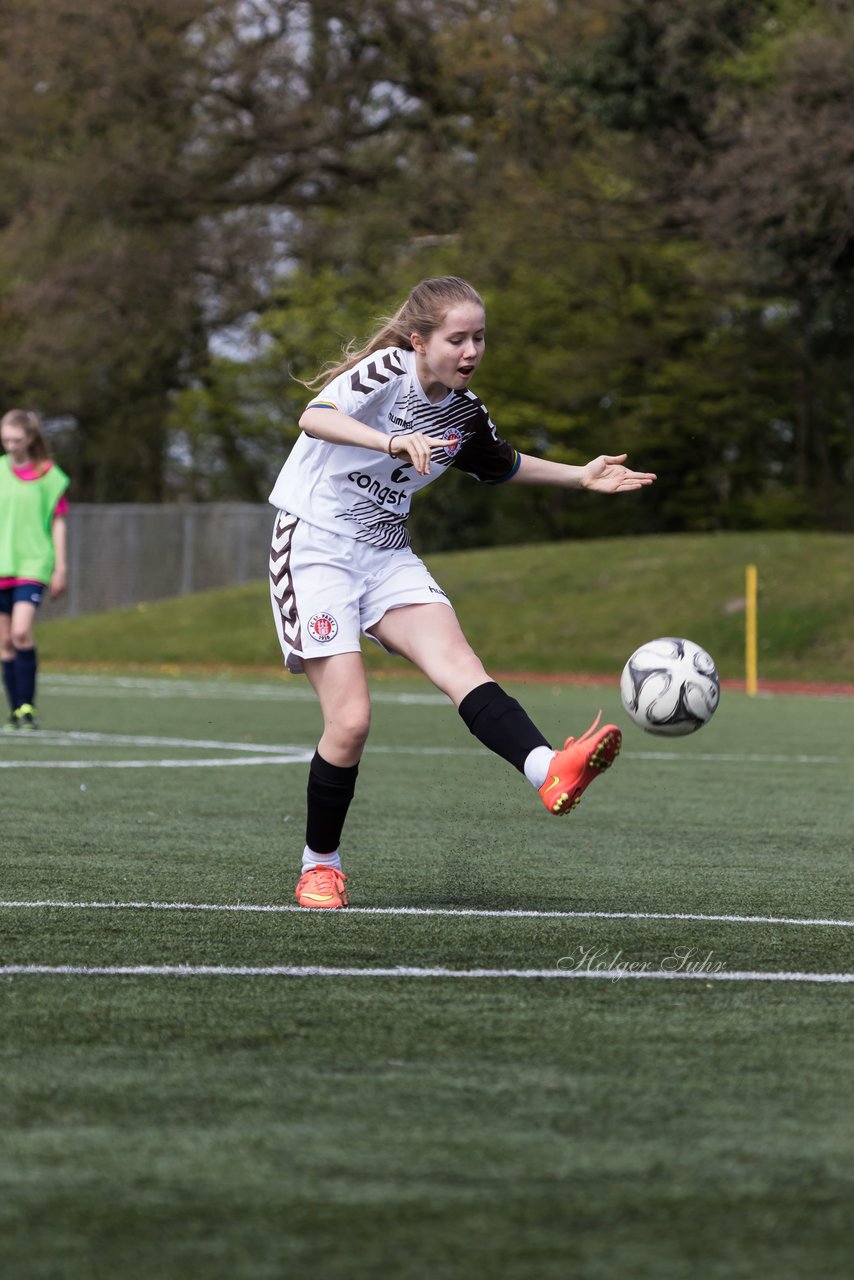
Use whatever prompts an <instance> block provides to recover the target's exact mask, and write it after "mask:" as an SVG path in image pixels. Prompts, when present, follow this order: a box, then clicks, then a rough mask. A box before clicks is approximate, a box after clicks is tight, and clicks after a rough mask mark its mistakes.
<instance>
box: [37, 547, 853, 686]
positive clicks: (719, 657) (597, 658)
mask: <svg viewBox="0 0 854 1280" xmlns="http://www.w3.org/2000/svg"><path fill="white" fill-rule="evenodd" d="M426 558H427V560H428V563H429V565H430V567H431V569H432V571H433V573H434V575H435V577H436V578H437V580H438V581H439V583H440V584H441V585H442V586H443V587H444V588H445V589H446V590H447V591H448V594H449V595H450V597H451V599H452V600H453V601H454V604H455V607H456V609H457V612H458V614H459V616H460V619H461V621H462V624H463V627H464V629H465V631H466V634H467V635H468V636H469V638H470V640H471V641H472V643H473V644H474V646H475V648H476V649H477V650H478V652H479V653H480V654H481V656H482V657H483V659H484V661H485V663H486V665H487V666H488V667H489V668H491V669H493V670H496V671H517V672H541V673H544V674H552V675H555V674H565V673H586V674H592V675H601V676H603V677H609V676H616V675H618V674H619V672H620V670H621V669H622V666H623V663H624V662H625V660H626V658H627V657H628V656H629V654H630V653H631V652H632V651H633V650H634V649H635V648H636V647H637V646H638V645H639V644H641V643H642V642H643V641H645V640H648V639H652V638H653V637H655V636H660V635H682V636H688V637H690V638H691V639H693V640H696V641H697V642H698V643H699V644H702V645H703V646H704V647H705V648H707V649H708V650H709V652H710V653H711V654H712V655H713V656H714V658H715V660H716V662H717V664H718V668H719V670H720V673H721V676H722V677H723V678H724V679H730V680H732V679H739V678H742V677H743V675H744V581H745V566H746V565H747V564H749V563H753V564H756V565H757V568H758V575H759V676H760V681H761V680H763V679H765V680H769V681H771V680H804V681H849V682H850V681H854V592H852V585H854V537H852V536H851V535H844V534H840V535H824V534H814V533H738V534H708V535H706V534H701V535H690V536H652V537H644V538H633V539H606V540H600V541H592V542H582V543H555V544H552V545H545V546H515V547H491V548H487V549H484V550H477V551H466V552H459V553H453V554H447V553H446V554H441V555H438V554H437V555H434V556H428V557H426ZM39 635H40V646H41V650H40V651H41V656H42V658H43V659H44V660H45V661H47V662H48V663H50V664H52V665H54V666H60V665H63V664H76V663H103V664H145V665H152V666H168V665H173V664H175V665H181V666H193V665H198V666H205V665H211V664H213V665H218V666H220V665H221V666H238V667H245V666H258V667H278V666H280V655H279V650H278V645H277V642H276V637H275V633H274V629H273V625H272V622H271V617H270V604H269V599H268V593H267V585H266V582H263V581H260V582H258V583H252V584H251V585H248V586H244V587H239V588H233V589H225V590H219V591H209V592H204V593H202V594H199V595H195V596H189V597H185V598H182V599H173V600H164V601H158V602H155V603H150V604H140V605H137V606H135V607H133V608H130V609H122V610H116V611H114V612H111V613H107V614H100V615H97V616H89V617H83V618H73V619H58V620H56V621H53V622H44V623H43V624H42V626H41V628H40V632H39ZM367 650H368V653H367V657H368V661H369V663H370V666H371V668H372V669H373V670H375V671H389V672H392V671H394V672H397V673H398V674H400V673H401V671H402V666H401V663H400V661H399V660H395V659H390V658H388V657H386V656H385V655H383V654H382V653H381V652H380V651H379V650H378V649H377V648H376V647H375V646H374V645H368V646H367Z"/></svg>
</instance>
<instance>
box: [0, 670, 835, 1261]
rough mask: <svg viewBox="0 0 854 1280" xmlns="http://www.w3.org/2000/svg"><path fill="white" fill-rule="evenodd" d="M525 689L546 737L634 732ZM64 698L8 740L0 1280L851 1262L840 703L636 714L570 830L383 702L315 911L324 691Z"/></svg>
mask: <svg viewBox="0 0 854 1280" xmlns="http://www.w3.org/2000/svg"><path fill="white" fill-rule="evenodd" d="M508 688H509V689H510V690H511V692H513V693H514V694H515V695H516V696H517V697H519V698H520V700H522V701H523V702H524V704H525V705H526V707H527V708H528V709H529V711H530V712H531V713H532V715H533V718H534V719H535V720H536V721H537V722H538V723H539V724H540V725H541V727H542V728H543V729H544V730H545V732H547V733H548V734H550V735H551V736H552V737H553V738H554V739H555V740H557V739H558V738H563V737H564V736H566V735H567V734H568V733H573V732H574V733H578V732H580V731H581V730H583V729H584V728H586V727H587V725H588V723H589V722H590V720H591V719H592V718H593V715H594V714H595V712H596V710H597V709H598V707H599V706H600V705H601V706H602V707H603V708H604V711H605V716H606V718H616V719H617V720H618V722H622V721H623V719H624V717H621V716H620V715H619V707H618V700H617V693H616V690H615V689H614V688H613V687H603V688H570V687H567V686H560V685H549V684H532V685H527V686H525V685H508ZM40 692H41V696H40V700H39V701H40V711H41V713H42V720H43V724H44V726H45V727H44V728H43V730H41V731H40V732H39V733H37V734H33V735H26V736H25V735H23V734H7V735H4V736H3V737H2V739H0V785H2V787H3V809H4V824H3V825H4V837H3V858H2V862H3V899H4V900H3V903H2V906H0V938H2V955H0V983H2V985H1V986H0V991H2V999H0V1018H2V1028H1V1029H0V1053H1V1054H2V1079H3V1088H2V1091H0V1107H2V1130H3V1143H2V1165H0V1172H2V1197H0V1255H1V1256H2V1259H3V1263H2V1267H3V1276H4V1277H5V1278H8V1280H19V1278H24V1277H26V1278H27V1280H29V1278H31V1277H32V1278H34V1280H35V1278H36V1277H38V1278H39V1280H42V1278H44V1280H47V1278H48V1277H50V1278H51V1280H54V1278H61V1280H78V1278H79V1280H90V1278H92V1280H101V1277H103V1278H104V1280H107V1278H109V1280H117V1278H119V1277H121V1280H137V1277H139V1278H140V1280H141V1278H143V1277H145V1280H149V1278H150V1277H154V1276H157V1277H162V1278H164V1280H172V1278H175V1280H179V1278H180V1280H183V1278H184V1277H187V1278H188V1280H189V1278H190V1277H192V1278H193V1280H199V1278H203V1280H220V1278H222V1280H225V1278H226V1277H227V1278H228V1280H244V1278H247V1280H248V1278H250V1277H251V1278H252V1280H255V1278H258V1280H261V1278H264V1280H266V1278H268V1277H269V1278H273V1277H276V1278H278V1277H318V1278H319V1280H320V1278H322V1280H339V1278H341V1280H345V1278H346V1280H353V1278H354V1277H359V1278H361V1277H369V1276H370V1277H375V1276H382V1277H386V1276H388V1277H395V1278H397V1277H400V1278H402V1280H403V1278H409V1277H413V1278H415V1277H418V1278H419V1280H420V1278H421V1277H428V1276H429V1277H437V1276H438V1277H449V1278H453V1280H457V1277H459V1280H463V1277H466V1278H469V1277H472V1276H474V1277H493V1276H495V1277H507V1278H508V1280H511V1278H512V1280H517V1278H518V1280H523V1278H524V1280H529V1278H530V1277H537V1280H543V1278H551V1277H554V1278H555V1280H557V1278H558V1277H560V1278H561V1280H566V1278H567V1277H575V1276H578V1277H590V1278H591V1280H593V1278H598V1277H603V1278H604V1277H607V1278H608V1280H610V1278H612V1277H614V1278H620V1280H622V1278H623V1277H649V1278H650V1280H668V1278H669V1277H674V1278H675V1277H680V1278H681V1277H691V1278H695V1277H696V1278H700V1280H705V1278H706V1277H721V1278H727V1280H729V1278H730V1277H742V1276H744V1277H754V1276H756V1277H767V1276H772V1275H773V1276H774V1277H776V1278H780V1277H798V1278H799V1280H801V1278H802V1277H804V1276H821V1277H823V1278H824V1280H829V1278H832V1277H837V1276H838V1277H843V1276H844V1277H846V1280H847V1278H848V1277H850V1275H851V1218H850V1208H851V1203H852V1191H854V1185H852V1184H854V1173H853V1172H852V1169H854V1165H853V1164H852V1154H854V1108H852V1084H853V1083H854V1069H852V1043H851V1042H852V1036H851V1025H852V1020H851V1006H852V1000H854V905H852V887H854V859H852V852H854V699H847V700H846V699H843V698H838V699H833V698H824V699H820V698H807V697H794V696H790V697H773V698H766V697H759V698H755V699H748V698H746V697H744V696H743V695H741V694H738V693H732V692H725V694H724V696H723V699H722V703H721V708H720V710H719V712H718V714H717V716H716V718H715V720H714V721H713V722H712V723H711V724H710V725H709V726H708V727H707V728H705V729H704V730H702V732H701V733H699V734H697V735H695V736H693V737H691V738H689V739H683V740H681V741H679V740H676V741H674V740H666V739H655V738H651V737H649V736H647V735H644V734H642V733H641V732H640V731H638V730H635V729H633V728H632V727H631V726H624V727H625V739H624V749H623V754H622V756H621V757H620V759H619V761H618V762H617V765H616V767H615V768H614V769H613V770H612V771H611V772H610V773H609V774H608V775H607V776H606V777H605V778H603V779H602V781H600V782H597V783H596V784H595V785H594V786H593V787H592V788H591V790H590V791H589V792H588V794H587V795H586V796H585V798H584V802H583V804H582V805H581V806H580V808H579V809H578V810H577V811H576V812H575V813H574V814H573V815H572V816H570V817H568V818H565V819H561V820H559V821H558V820H555V819H552V818H550V817H549V816H548V815H547V814H546V813H545V811H544V810H542V808H541V807H539V801H538V800H537V797H536V795H535V794H534V793H533V791H532V790H531V788H530V787H529V786H528V784H527V783H526V782H525V781H524V780H523V779H521V778H520V777H519V776H518V775H516V774H515V772H514V771H513V770H511V769H510V768H509V766H507V765H505V764H503V763H502V762H501V761H498V760H495V759H494V758H493V757H491V756H490V755H489V754H488V753H486V752H485V751H483V750H482V749H481V748H480V747H479V746H478V744H477V743H476V742H475V741H474V739H472V738H471V737H470V736H469V735H468V733H467V732H466V730H465V728H464V726H463V725H462V723H461V721H460V720H459V717H458V716H457V715H456V713H455V712H454V711H453V709H452V708H451V707H450V706H449V705H448V704H447V703H445V701H444V699H442V698H441V697H440V696H439V695H437V694H435V693H434V692H433V691H432V690H431V689H430V687H429V686H427V685H426V684H424V683H422V682H420V681H417V680H400V681H388V680H382V681H378V682H376V683H375V685H374V692H375V715H374V727H373V731H372V735H371V741H370V745H369V749H368V752H367V753H366V756H365V759H364V762H363V765H362V768H361V773H360V780H359V789H358V792H357V797H356V800H355V802H354V804H353V807H352V809H351V812H350V819H349V822H348V828H347V832H346V837H347V843H346V847H345V850H344V853H345V870H346V871H347V872H348V874H349V876H350V891H351V903H352V907H351V909H350V910H349V911H348V912H332V913H327V912H303V911H300V910H298V909H296V908H295V907H292V906H291V903H292V901H293V899H292V893H293V886H294V883H295V880H296V874H297V867H298V860H299V852H300V850H301V847H302V838H303V796H304V790H305V781H306V775H307V760H308V758H309V757H310V755H311V752H312V750H313V745H314V742H315V741H316V737H317V734H318V727H319V726H318V712H317V709H316V705H315V703H314V700H313V698H312V697H311V695H310V694H309V692H308V689H307V686H306V685H305V684H304V683H303V682H300V681H298V680H285V679H282V680H280V681H276V680H273V679H272V678H266V679H262V678H257V679H249V678H243V679H227V678H218V679H213V678H198V679H191V678H187V677H176V678H166V677H158V678H144V677H139V676H136V677H121V676H118V675H115V674H114V675H103V676H94V675H87V676H81V675H73V674H67V675H63V674H61V673H60V672H51V673H48V674H46V675H44V676H43V678H42V680H41V685H40ZM95 904H100V905H95ZM121 904H123V905H121ZM178 904H180V905H178ZM307 971H309V972H307ZM815 975H825V980H823V981H817V980H815Z"/></svg>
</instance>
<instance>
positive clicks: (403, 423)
mask: <svg viewBox="0 0 854 1280" xmlns="http://www.w3.org/2000/svg"><path fill="white" fill-rule="evenodd" d="M388 420H389V422H393V423H394V425H395V426H396V427H405V428H406V430H407V431H409V429H410V428H411V426H412V423H411V422H407V421H406V418H398V417H396V416H395V414H393V413H390V414H389V415H388Z"/></svg>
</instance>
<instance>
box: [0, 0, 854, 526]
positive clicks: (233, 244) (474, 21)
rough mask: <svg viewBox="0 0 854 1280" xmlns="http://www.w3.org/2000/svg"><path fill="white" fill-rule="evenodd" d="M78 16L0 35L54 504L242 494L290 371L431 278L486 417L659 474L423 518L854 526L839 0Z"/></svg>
mask: <svg viewBox="0 0 854 1280" xmlns="http://www.w3.org/2000/svg"><path fill="white" fill-rule="evenodd" d="M102 9H103V6H100V5H98V4H97V3H96V0H85V3H84V4H82V5H79V6H78V7H77V9H76V10H75V12H74V13H73V14H71V13H69V12H68V11H67V6H63V5H62V4H61V3H60V2H59V0H34V3H33V4H32V5H27V6H23V7H22V6H18V7H17V8H16V9H14V11H12V10H10V13H9V15H8V21H6V22H5V24H4V27H3V33H2V37H0V40H2V49H3V53H4V55H5V64H6V74H5V76H4V79H3V83H2V87H0V109H2V113H3V119H4V126H5V127H4V148H3V153H2V155H0V321H2V324H3V331H4V347H3V351H2V353H0V389H2V399H3V400H4V401H5V402H6V403H7V404H8V403H13V402H23V403H31V404H33V405H35V406H36V407H38V408H41V409H42V410H43V411H44V412H45V413H46V415H47V417H48V418H49V419H50V422H51V430H52V431H53V435H54V441H55V443H56V445H57V448H58V451H59V454H60V459H61V461H62V462H63V463H64V464H65V465H66V467H67V468H68V469H69V470H70V471H71V473H72V478H73V492H74V494H75V495H76V496H77V497H79V498H89V499H91V498H95V499H112V500H117V499H118V500H121V499H141V500H151V499H159V498H163V497H166V498H175V497H177V498H190V499H198V500H206V499H208V498H237V499H255V498H261V497H263V496H264V494H265V492H266V491H267V490H268V487H269V484H270V483H271V480H272V478H273V476H274V475H275V473H276V471H277V470H278V467H279V465H280V463H281V461H282V459H283V457H284V455H285V452H286V450H287V448H288V447H289V445H290V443H291V442H292V441H293V439H294V438H295V437H294V433H295V430H296V422H297V419H298V417H299V412H300V409H301V407H302V403H303V394H304V390H305V389H304V387H302V386H301V385H300V382H299V381H298V380H299V379H306V378H311V377H313V376H314V374H315V373H317V371H318V370H320V369H322V367H323V366H324V365H325V364H327V363H328V362H330V361H334V360H335V359H336V357H337V356H338V353H339V350H340V348H341V346H343V345H344V344H345V343H346V342H347V341H349V340H350V339H351V338H361V337H362V336H365V335H367V334H368V333H370V332H371V331H372V330H373V328H374V325H375V321H376V318H377V317H378V316H380V315H384V314H386V313H388V312H389V311H391V310H392V309H393V308H394V306H395V305H396V304H397V303H398V302H399V300H400V299H401V297H402V296H404V295H405V294H406V293H407V292H408V290H409V288H410V287H411V286H412V284H413V283H414V282H415V281H416V280H418V279H420V278H423V277H424V276H426V275H431V274H438V273H442V272H445V271H454V272H456V273H458V274H461V275H464V276H467V277H469V278H471V279H472V280H473V281H474V283H475V284H476V285H477V286H478V287H479V288H480V289H481V291H482V292H483V294H484V296H485V297H486V299H487V302H488V305H489V338H490V351H489V353H488V356H487V361H486V364H485V365H484V367H483V370H482V372H481V374H480V375H479V378H478V384H477V387H476V390H478V391H479V392H480V393H481V394H482V395H483V398H484V400H485V401H486V403H487V404H488V405H489V407H490V409H491V411H492V412H493V416H494V418H495V420H496V423H497V425H498V427H499V430H500V431H501V432H502V433H503V434H504V435H505V436H506V437H507V438H509V439H511V440H512V441H513V442H514V443H516V444H517V445H518V446H519V447H521V448H522V449H525V450H529V451H540V450H547V451H548V452H549V455H550V456H551V457H553V458H555V459H558V460H566V461H573V462H575V461H583V460H585V459H586V458H587V457H589V456H594V455H595V454H597V453H599V452H602V451H609V452H610V451H614V452H616V451H622V450H623V449H628V450H629V451H630V453H631V456H632V460H633V461H635V462H636V463H637V464H638V465H643V466H645V467H649V468H652V469H654V470H656V471H658V473H659V476H660V479H659V483H658V486H657V488H656V490H655V491H654V493H653V494H651V495H650V496H649V501H648V502H646V503H644V504H643V505H638V506H636V507H634V508H630V507H623V508H622V510H621V512H620V513H619V514H617V515H616V519H615V516H614V515H611V514H609V515H608V516H607V517H604V516H603V517H602V518H601V520H600V518H599V516H598V515H597V516H594V517H591V518H587V517H586V516H585V519H584V520H583V521H582V520H579V519H578V518H577V517H576V515H575V508H574V506H573V504H572V503H571V501H569V500H568V499H567V498H566V496H565V495H561V494H554V493H546V494H543V493H534V492H527V493H524V494H523V493H521V492H518V491H514V493H513V495H512V499H510V500H509V502H508V506H507V514H506V516H505V517H504V518H503V519H502V520H501V521H496V520H495V519H494V517H493V516H492V515H491V514H490V512H491V508H490V507H489V505H488V503H487V501H486V497H485V495H483V494H482V493H474V494H473V493H472V492H471V489H470V487H469V488H466V487H461V486H459V485H450V486H448V487H443V490H442V494H441V497H440V498H439V499H438V501H439V502H440V504H441V510H442V512H443V515H444V517H445V518H444V519H443V522H442V527H443V530H444V531H445V532H444V533H442V534H441V535H440V536H444V537H446V538H447V539H448V542H449V544H451V541H452V540H453V544H454V545H460V544H461V545H475V544H476V543H479V542H492V541H503V540H506V539H507V538H511V539H512V538H515V537H517V536H518V534H519V532H520V531H528V532H529V533H530V534H531V536H535V537H542V538H550V537H559V536H562V535H564V534H566V533H570V532H571V533H572V534H573V536H583V535H585V534H602V533H606V532H637V531H642V530H652V529H655V530H671V531H673V530H682V529H685V530H695V529H726V528H744V527H752V526H754V525H755V524H757V523H761V522H762V521H764V520H766V519H770V520H776V521H780V520H783V519H784V518H787V517H786V516H785V513H786V512H788V513H791V514H792V516H793V518H796V519H797V520H798V521H799V522H805V523H808V524H811V525H813V526H817V527H827V528H840V529H850V528H851V527H852V523H854V501H852V496H851V495H852V485H854V417H852V409H851V405H852V403H854V382H852V378H854V374H852V368H851V362H850V358H849V356H850V349H851V341H852V339H854V308H852V304H851V298H852V296H854V287H852V284H854V281H853V280H852V272H854V238H852V225H854V223H852V218H851V191H850V185H851V184H850V172H851V160H850V157H851V154H852V148H853V147H854V134H852V130H854V125H852V121H854V97H852V94H854V81H852V77H851V74H850V67H851V63H852V56H854V20H852V17H851V14H850V12H849V11H848V8H847V6H845V5H844V4H840V3H837V2H836V0H821V2H819V0H762V3H759V4H755V5H745V4H743V3H739V2H737V0H714V2H713V3H707V2H706V0H688V2H687V3H683V2H682V0H654V2H653V3H647V0H643V3H641V0H607V2H606V3H603V4H602V5H597V6H587V5H581V6H578V5H556V4H553V3H549V2H548V0H509V2H508V3H502V4H500V5H494V6H486V7H485V6H483V5H482V4H478V3H476V2H475V0H453V3H451V0H428V2H426V3H425V2H424V0H420V2H419V3H415V2H414V0H399V2H398V3H396V4H394V5H388V4H383V3H379V0H354V3H352V4H350V5H349V6H346V7H345V10H342V9H341V7H340V6H336V5H335V4H333V3H330V0H306V3H304V4H301V5H297V6H295V5H293V4H290V3H288V2H287V0H269V3H267V4H265V6H264V7H263V20H261V19H260V18H259V21H258V22H257V23H252V22H249V23H247V22H246V20H245V10H244V7H243V6H242V4H241V3H238V2H237V0H229V2H228V3H226V4H221V3H213V0H180V2H179V3H174V4H173V3H166V0H154V2H153V3H150V4H148V3H146V4H137V3H131V4H128V5H125V6H120V7H118V8H115V7H113V8H111V9H110V11H109V13H107V14H104V13H102ZM420 520H421V517H420V516H419V515H417V514H416V516H415V517H414V527H415V528H416V529H417V530H418V531H419V533H420V532H421V531H422V527H421V525H420V524H419V522H420ZM605 520H607V523H605ZM451 531H453V532H451Z"/></svg>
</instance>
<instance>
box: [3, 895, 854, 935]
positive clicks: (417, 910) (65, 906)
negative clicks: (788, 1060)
mask: <svg viewBox="0 0 854 1280" xmlns="http://www.w3.org/2000/svg"><path fill="white" fill-rule="evenodd" d="M3 908H6V909H9V910H38V909H44V908H53V909H55V910H66V911H214V912H216V911H222V912H248V913H250V914H276V915H285V914H290V913H291V912H298V913H299V914H300V915H309V914H310V915H313V916H314V917H317V916H321V917H323V916H324V915H325V917H326V918H327V919H330V920H331V919H336V920H345V919H348V918H350V917H355V916H442V917H452V918H453V917H462V918H464V919H487V920H678V921H689V922H690V921H693V922H695V923H700V924H704V923H708V924H775V925H814V926H816V927H820V928H834V929H854V920H834V919H830V918H827V917H821V916H819V917H812V918H808V917H804V916H741V915H730V914H724V913H721V914H719V915H712V914H701V913H700V912H692V911H524V910H518V911H514V910H508V911H499V910H486V909H483V910H480V909H477V908H468V907H348V908H347V910H346V911H328V912H325V913H324V912H317V911H309V910H307V909H306V908H304V907H299V906H296V905H292V904H290V903H251V902H223V903H216V902H133V901H127V902H119V901H112V902H73V901H69V900H66V899H49V898H45V899H39V900H34V901H12V900H7V901H3V900H0V909H3Z"/></svg>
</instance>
